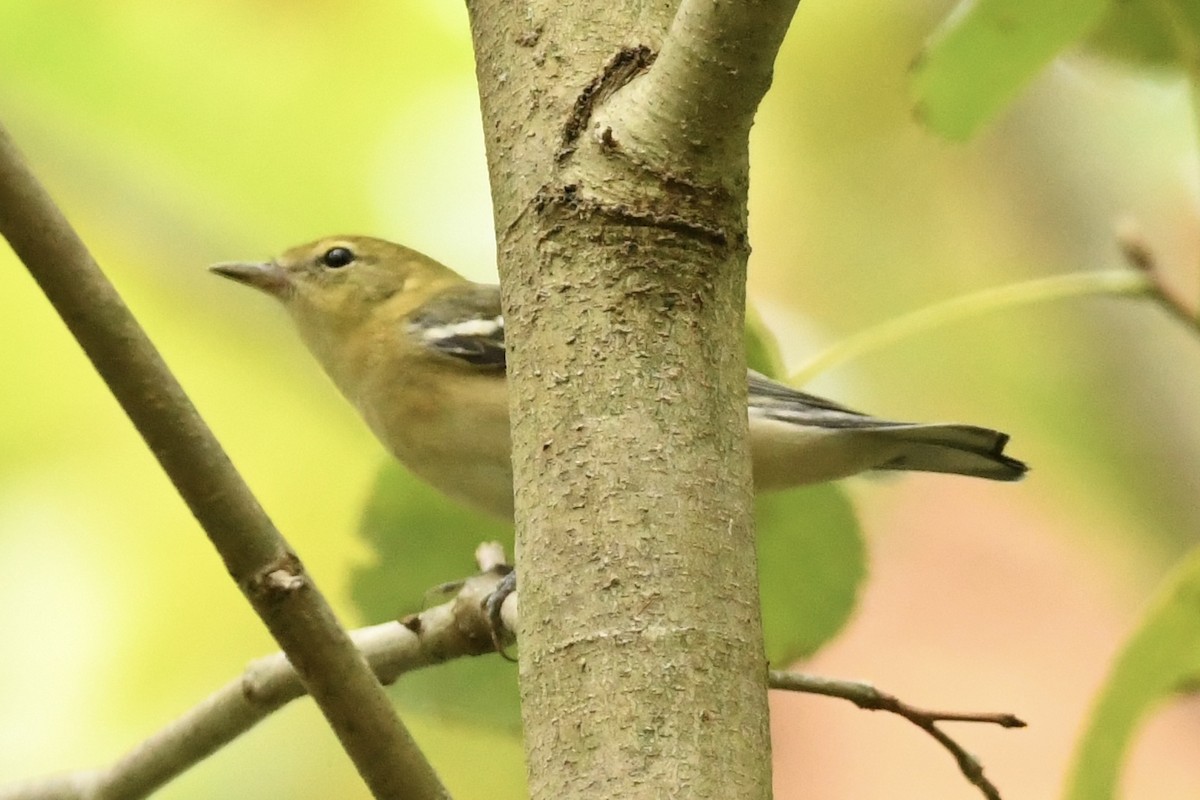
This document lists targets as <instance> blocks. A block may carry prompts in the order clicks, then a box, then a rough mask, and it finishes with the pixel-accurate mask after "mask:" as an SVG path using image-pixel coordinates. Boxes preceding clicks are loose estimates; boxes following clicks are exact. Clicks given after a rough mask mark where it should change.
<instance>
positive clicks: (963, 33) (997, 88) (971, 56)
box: [912, 0, 1110, 140]
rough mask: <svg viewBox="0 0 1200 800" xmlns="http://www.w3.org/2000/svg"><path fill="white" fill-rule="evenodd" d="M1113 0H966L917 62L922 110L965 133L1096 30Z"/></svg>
mask: <svg viewBox="0 0 1200 800" xmlns="http://www.w3.org/2000/svg"><path fill="white" fill-rule="evenodd" d="M1109 5H1110V0H1072V1H1071V2H1057V3H1047V2H1044V0H977V1H975V0H963V2H960V3H959V4H958V6H957V7H956V8H955V9H954V10H953V11H952V12H950V14H949V15H947V17H946V19H945V20H944V21H943V22H942V24H941V25H940V26H939V27H938V28H937V30H935V31H934V32H933V34H932V35H931V36H930V38H929V40H928V41H927V42H926V43H925V46H924V47H923V48H922V50H921V53H920V54H919V55H918V56H917V60H916V62H915V63H914V65H913V76H912V90H913V96H914V98H915V103H916V109H915V110H916V114H917V116H918V118H920V119H921V120H923V121H924V123H925V124H926V125H928V126H929V127H930V128H932V129H933V130H935V131H937V132H938V133H940V134H942V135H943V136H946V137H948V138H951V139H956V140H966V139H968V138H970V137H971V136H972V135H973V134H975V133H976V132H977V131H978V130H979V128H980V127H981V126H982V125H983V124H984V123H986V122H987V121H988V120H990V119H992V118H993V117H994V116H995V115H996V114H997V113H998V112H1000V111H1001V110H1002V109H1003V108H1004V107H1005V106H1006V105H1007V104H1008V103H1009V102H1010V101H1011V100H1012V99H1013V98H1014V97H1016V95H1017V93H1018V92H1019V91H1020V90H1021V89H1022V88H1024V86H1025V85H1026V84H1028V83H1029V82H1030V81H1031V80H1032V79H1033V77H1034V76H1035V75H1037V73H1038V72H1040V71H1041V70H1042V68H1043V67H1045V66H1046V65H1047V64H1049V63H1050V61H1051V59H1053V58H1054V57H1055V56H1057V55H1058V54H1059V53H1060V52H1062V50H1063V49H1064V48H1065V47H1067V46H1068V45H1070V44H1072V43H1074V42H1075V41H1077V40H1079V39H1080V38H1081V37H1083V36H1084V35H1085V34H1086V33H1088V31H1090V30H1091V29H1092V28H1093V27H1094V26H1095V25H1096V24H1097V23H1098V22H1099V20H1100V18H1101V16H1102V15H1103V14H1104V12H1105V11H1106V10H1107V9H1108V7H1109Z"/></svg>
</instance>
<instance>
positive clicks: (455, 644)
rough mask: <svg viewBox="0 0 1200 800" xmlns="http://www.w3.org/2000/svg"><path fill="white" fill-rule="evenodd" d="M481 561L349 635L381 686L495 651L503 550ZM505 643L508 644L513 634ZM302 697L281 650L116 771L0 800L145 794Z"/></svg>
mask: <svg viewBox="0 0 1200 800" xmlns="http://www.w3.org/2000/svg"><path fill="white" fill-rule="evenodd" d="M496 553H499V558H498V559H497V558H496V557H495V555H496ZM476 560H477V561H478V563H479V565H480V567H481V568H483V569H485V570H486V571H485V572H484V573H483V574H481V575H477V576H475V577H472V578H468V579H467V580H465V581H462V582H461V583H460V584H459V589H458V594H457V595H455V597H454V598H453V599H451V600H449V601H447V602H445V603H442V604H441V605H438V606H434V607H433V608H429V609H426V610H425V611H423V612H421V613H420V614H414V615H412V616H410V617H406V618H404V619H403V620H400V621H398V622H386V623H383V624H382V625H373V626H371V627H368V628H361V629H359V630H356V631H353V632H352V633H351V634H350V637H351V639H352V640H353V642H354V644H355V645H356V646H357V647H358V649H359V650H360V651H361V652H362V654H363V656H365V658H366V660H367V663H368V664H370V665H371V669H372V670H374V672H375V675H376V676H377V677H378V678H379V680H380V681H381V682H383V683H392V682H393V681H395V680H396V679H397V678H399V677H400V676H401V675H403V674H404V673H406V672H412V671H413V670H417V669H420V668H422V667H428V666H431V665H434V664H440V663H442V662H445V661H449V660H451V659H454V658H459V657H462V656H474V655H486V654H488V653H491V652H494V645H493V644H492V631H491V630H490V625H489V621H488V618H487V614H486V613H485V612H484V610H483V601H484V600H485V599H486V598H487V596H488V595H489V594H490V593H491V592H492V590H493V589H494V588H495V587H496V584H498V583H499V582H500V579H501V571H500V570H497V569H495V568H496V567H498V566H501V565H503V564H504V551H503V549H502V548H501V547H500V545H498V544H495V543H489V544H486V545H481V547H480V549H479V550H478V551H476ZM516 615H517V596H516V595H515V594H513V595H509V597H508V599H507V600H506V601H505V603H504V607H503V609H502V611H501V617H502V619H503V621H504V624H505V626H506V627H507V628H508V629H509V631H511V630H515V629H516ZM507 639H508V643H511V641H512V634H511V633H508V634H507ZM304 693H305V692H304V684H303V683H301V681H300V678H299V676H297V674H296V671H295V669H293V668H292V665H291V664H290V663H289V662H288V659H287V657H286V656H285V655H284V654H283V653H275V654H274V655H270V656H266V657H264V658H260V659H257V660H256V661H253V662H251V663H250V664H249V665H248V666H247V667H246V670H245V672H243V673H242V675H241V677H240V678H238V679H237V680H234V681H230V682H229V683H228V684H226V685H225V686H223V687H222V688H220V689H218V690H217V691H216V692H214V693H213V694H212V695H210V696H209V697H208V698H206V699H205V700H204V701H202V702H201V703H200V704H198V705H197V706H196V707H195V708H193V709H191V710H190V711H188V712H187V713H186V714H184V715H183V716H181V717H180V718H179V719H177V720H175V721H174V722H172V723H171V724H169V725H167V726H166V727H165V728H163V729H162V730H160V731H158V732H157V733H155V734H154V735H153V736H151V737H150V738H148V739H146V740H145V741H143V742H141V743H140V744H138V745H137V747H135V748H134V749H133V750H131V751H130V752H129V753H128V754H126V755H125V756H124V757H122V758H121V759H119V760H118V761H116V762H115V763H113V764H112V765H111V766H109V767H106V768H103V769H95V770H81V771H79V772H73V773H70V774H67V775H61V776H55V777H51V778H46V779H43V780H37V781H30V782H27V783H22V784H17V785H13V786H8V787H3V788H0V800H82V799H83V798H89V799H90V798H104V800H136V799H137V798H143V797H146V796H148V795H149V794H150V792H151V791H153V789H154V788H156V787H159V786H161V785H163V784H165V783H167V782H168V781H170V780H172V779H174V778H176V777H178V776H179V775H181V774H182V773H184V772H185V771H186V770H188V769H190V768H191V767H193V766H195V765H196V764H198V763H199V762H200V761H202V760H203V759H205V758H207V757H208V756H209V755H211V754H212V753H214V752H216V751H217V750H218V749H220V748H221V747H224V746H225V745H227V744H229V743H230V742H232V741H233V740H234V739H236V738H237V737H238V736H240V735H242V734H243V733H245V732H247V731H248V730H250V729H251V728H252V727H254V726H255V725H256V724H258V723H259V722H260V721H261V720H263V719H265V718H266V717H267V716H269V715H270V714H272V713H273V712H275V711H277V710H278V709H280V708H282V707H283V706H284V705H286V704H287V703H289V702H291V701H292V700H295V699H296V698H298V697H302V696H303V695H304Z"/></svg>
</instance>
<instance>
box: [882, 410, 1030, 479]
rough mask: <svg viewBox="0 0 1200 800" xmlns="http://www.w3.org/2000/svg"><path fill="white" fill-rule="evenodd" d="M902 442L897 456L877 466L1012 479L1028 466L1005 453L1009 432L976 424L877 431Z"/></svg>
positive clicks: (912, 426) (1016, 477)
mask: <svg viewBox="0 0 1200 800" xmlns="http://www.w3.org/2000/svg"><path fill="white" fill-rule="evenodd" d="M878 433H879V434H880V435H884V436H888V437H892V438H894V439H898V440H900V441H903V442H904V447H903V451H902V452H901V454H900V455H898V456H897V457H896V458H894V459H892V460H891V461H889V462H887V463H886V464H882V465H880V466H879V467H877V469H891V470H909V471H917V472H949V473H955V474H959V475H971V476H974V477H977V478H989V479H991V480H997V481H1015V480H1018V479H1020V478H1021V477H1022V476H1023V475H1024V474H1025V472H1026V471H1027V470H1028V469H1029V468H1028V467H1027V466H1025V464H1024V463H1023V462H1021V461H1018V460H1017V459H1015V458H1011V457H1009V456H1007V455H1005V454H1004V446H1005V445H1006V444H1008V434H1006V433H1001V432H999V431H994V430H990V429H988V428H980V427H977V426H975V425H936V424H935V425H896V426H894V427H888V428H883V429H880V430H879V431H878Z"/></svg>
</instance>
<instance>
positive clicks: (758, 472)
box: [210, 236, 1027, 519]
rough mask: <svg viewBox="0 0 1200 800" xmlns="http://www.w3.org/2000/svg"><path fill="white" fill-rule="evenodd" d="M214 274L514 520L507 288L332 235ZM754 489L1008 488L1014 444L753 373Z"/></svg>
mask: <svg viewBox="0 0 1200 800" xmlns="http://www.w3.org/2000/svg"><path fill="white" fill-rule="evenodd" d="M210 269H211V270H212V271H213V272H215V273H216V274H218V275H221V276H223V277H225V278H229V279H231V280H234V281H236V282H238V283H242V284H245V285H247V286H251V287H253V288H255V289H258V290H260V291H261V292H264V293H266V294H268V295H270V296H272V297H274V298H275V299H276V300H278V301H279V302H281V303H282V304H283V306H284V308H286V309H287V311H288V313H289V315H290V316H291V318H292V320H293V321H294V323H295V326H296V328H297V330H298V331H299V334H300V337H301V339H302V340H303V341H304V343H305V344H306V345H307V347H308V349H309V350H310V351H311V352H312V354H313V355H314V356H315V357H316V359H317V361H318V362H319V363H320V364H321V366H322V367H323V368H324V370H325V372H326V373H327V374H328V375H329V377H330V378H331V379H332V380H333V383H334V384H335V385H336V386H337V387H338V389H339V390H340V391H341V393H342V394H343V395H344V396H345V397H346V399H347V400H349V401H350V403H351V404H353V405H354V406H355V407H356V408H357V409H358V411H359V413H360V414H361V416H362V418H363V419H364V420H365V422H366V424H367V425H368V426H369V427H370V429H371V430H372V431H373V432H374V434H375V436H376V437H377V438H378V439H379V441H380V442H381V443H382V444H383V445H384V447H385V448H386V449H387V450H388V451H390V452H391V454H392V455H393V456H395V458H396V459H397V460H399V461H400V462H401V463H402V464H404V465H405V466H406V467H407V468H408V469H409V470H410V471H411V472H413V473H414V474H415V475H417V476H418V477H419V478H421V479H422V480H424V481H426V482H427V483H429V484H430V485H432V486H433V487H435V488H436V489H438V490H440V491H441V492H442V493H444V494H446V495H448V496H449V497H451V498H453V499H455V500H457V501H459V502H462V503H464V504H466V505H468V506H471V507H473V508H475V509H478V510H481V511H484V512H487V513H489V514H491V515H494V516H497V517H501V518H508V519H511V518H512V513H513V488H512V481H513V477H512V465H511V454H510V451H511V442H510V435H509V405H508V396H507V388H506V379H505V367H506V350H505V342H504V315H503V312H502V310H501V305H500V287H499V286H496V285H490V284H482V283H474V282H472V281H469V280H467V279H466V278H464V277H462V276H461V275H459V274H458V273H456V272H454V271H453V270H451V269H450V268H449V267H446V266H444V265H442V264H441V263H439V262H437V261H435V260H434V259H432V258H430V257H428V256H425V255H423V254H421V253H419V252H417V251H415V250H412V249H409V248H407V247H404V246H403V245H399V244H395V243H393V242H389V241H385V240H383V239H377V238H372V237H367V236H334V237H328V238H323V239H319V240H316V241H313V242H310V243H307V244H303V245H300V246H298V247H293V248H291V249H289V250H287V251H286V252H284V253H283V254H282V255H280V256H278V257H277V258H275V259H273V260H270V261H261V262H244V261H242V262H223V263H220V264H214V265H212V266H211V267H210ZM746 380H747V389H748V401H747V415H748V422H749V433H750V451H751V461H752V465H753V481H754V487H755V490H756V491H759V492H767V491H776V490H782V489H788V488H792V487H797V486H803V485H807V484H814V483H823V482H826V481H831V480H836V479H839V478H844V477H847V476H850V475H854V474H857V473H860V472H867V471H914V472H938V473H951V474H959V475H967V476H972V477H977V478H987V479H991V480H998V481H1013V480H1017V479H1019V478H1021V477H1022V476H1023V475H1024V474H1025V472H1026V470H1027V467H1026V465H1025V464H1024V463H1022V462H1021V461H1018V460H1017V459H1015V458H1012V457H1010V456H1008V455H1007V454H1006V453H1005V446H1006V445H1007V443H1008V440H1009V437H1008V435H1007V434H1005V433H1001V432H1000V431H996V430H992V429H990V428H984V427H979V426H975V425H965V424H959V423H913V422H895V421H891V420H886V419H880V418H878V417H873V416H870V415H867V414H863V413H860V412H858V411H854V410H851V409H849V408H847V407H845V406H842V405H839V404H838V403H834V402H832V401H830V400H826V399H823V398H821V397H817V396H815V395H812V394H808V393H805V392H801V391H798V390H796V389H793V388H791V387H789V386H785V385H784V384H782V383H778V382H776V381H773V380H771V379H769V378H768V377H766V376H765V375H762V374H760V373H758V372H755V371H753V370H748V371H747V376H746Z"/></svg>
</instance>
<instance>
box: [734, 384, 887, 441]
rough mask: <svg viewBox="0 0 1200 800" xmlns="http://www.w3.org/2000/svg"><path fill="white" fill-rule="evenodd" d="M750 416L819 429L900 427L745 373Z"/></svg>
mask: <svg viewBox="0 0 1200 800" xmlns="http://www.w3.org/2000/svg"><path fill="white" fill-rule="evenodd" d="M747 380H748V381H749V405H750V414H751V415H752V416H753V415H758V416H760V417H766V418H767V419H776V420H780V421H782V422H792V423H796V424H800V425H813V426H816V427H820V428H880V427H890V426H893V425H901V424H903V423H898V422H890V421H887V420H881V419H878V418H876V417H871V416H867V415H866V414H863V413H862V412H859V411H854V410H853V409H849V408H846V407H845V406H842V405H838V404H837V403H835V402H833V401H832V400H826V399H825V398H823V397H817V396H816V395H813V394H806V393H805V392H799V391H796V390H795V389H792V388H790V387H788V386H784V385H783V384H782V383H776V382H775V381H773V380H771V379H770V378H768V377H767V376H766V375H763V374H762V373H759V372H755V371H754V370H748V374H747Z"/></svg>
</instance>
